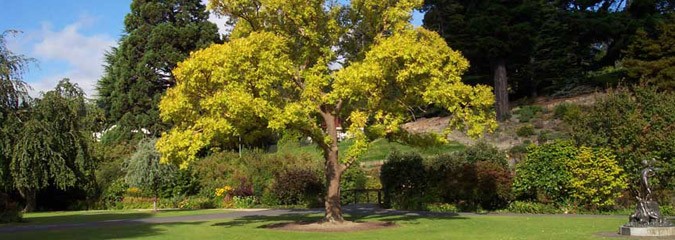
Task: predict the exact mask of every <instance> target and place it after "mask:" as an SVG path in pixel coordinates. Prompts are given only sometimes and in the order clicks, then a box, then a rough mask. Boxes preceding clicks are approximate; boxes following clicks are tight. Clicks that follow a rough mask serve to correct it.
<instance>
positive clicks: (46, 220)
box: [0, 209, 228, 227]
mask: <svg viewBox="0 0 675 240" xmlns="http://www.w3.org/2000/svg"><path fill="white" fill-rule="evenodd" d="M226 212H228V210H222V209H205V210H162V211H159V212H153V211H152V210H100V211H71V212H36V213H27V214H24V215H23V222H21V223H11V224H5V225H2V224H0V227H2V226H8V225H16V226H20V225H33V224H38V225H39V224H54V223H83V222H95V221H105V220H120V219H138V218H153V217H174V216H189V215H200V214H212V213H226Z"/></svg>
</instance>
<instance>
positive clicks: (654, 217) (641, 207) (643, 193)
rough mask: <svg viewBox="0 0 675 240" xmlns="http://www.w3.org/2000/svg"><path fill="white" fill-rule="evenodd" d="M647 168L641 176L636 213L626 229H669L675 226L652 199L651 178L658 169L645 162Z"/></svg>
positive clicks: (632, 215)
mask: <svg viewBox="0 0 675 240" xmlns="http://www.w3.org/2000/svg"><path fill="white" fill-rule="evenodd" d="M643 163H644V164H645V165H646V168H645V169H643V170H642V172H641V174H640V190H639V192H638V193H637V194H636V196H635V198H637V200H638V204H637V207H636V208H635V212H634V213H633V214H631V215H630V217H629V219H628V220H629V221H628V223H627V224H626V225H625V226H626V227H669V226H673V224H672V223H671V222H670V221H668V220H667V219H666V218H665V217H663V215H661V211H660V210H659V204H658V203H657V202H656V201H654V200H653V199H652V189H651V188H650V186H649V177H651V176H654V173H655V171H656V170H657V169H655V168H654V167H652V166H651V164H650V163H648V162H647V161H643Z"/></svg>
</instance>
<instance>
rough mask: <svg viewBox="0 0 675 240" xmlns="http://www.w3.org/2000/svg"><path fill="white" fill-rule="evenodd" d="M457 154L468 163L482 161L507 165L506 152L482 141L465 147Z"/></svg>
mask: <svg viewBox="0 0 675 240" xmlns="http://www.w3.org/2000/svg"><path fill="white" fill-rule="evenodd" d="M457 154H459V156H460V157H461V158H464V161H466V162H469V163H475V162H478V161H484V162H493V163H496V164H499V165H501V166H504V167H506V166H508V159H507V158H506V153H505V152H503V151H501V150H499V149H498V148H497V147H495V146H493V145H490V144H489V143H486V142H483V141H479V142H477V143H476V144H474V145H473V146H470V147H467V148H466V149H465V150H464V151H459V152H457Z"/></svg>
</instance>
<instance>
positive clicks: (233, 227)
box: [0, 214, 626, 240]
mask: <svg viewBox="0 0 675 240" xmlns="http://www.w3.org/2000/svg"><path fill="white" fill-rule="evenodd" d="M319 218H321V215H320V214H311V215H290V214H289V215H282V216H277V217H266V216H248V217H241V218H237V219H222V220H211V221H196V222H185V223H167V224H139V225H133V226H112V227H102V228H81V229H70V230H56V231H41V232H20V233H11V234H0V239H199V240H207V239H246V240H256V239H386V240H392V239H574V240H580V239H603V238H605V239H607V237H603V235H601V234H600V233H604V236H607V235H608V234H611V233H615V232H616V231H617V230H618V227H619V226H621V225H622V224H624V222H625V220H626V218H625V217H612V216H607V217H605V216H547V215H541V216H538V215H518V216H509V215H466V216H465V215H459V216H458V215H454V216H453V215H445V216H406V215H403V216H401V215H398V216H384V215H369V216H351V217H348V219H351V220H356V221H391V222H394V223H396V224H397V225H398V227H394V228H387V229H379V230H370V231H361V232H349V233H317V232H290V231H280V230H270V229H266V228H265V226H267V225H270V224H274V223H279V222H289V221H316V220H318V219H319ZM610 239H616V238H614V237H612V238H610Z"/></svg>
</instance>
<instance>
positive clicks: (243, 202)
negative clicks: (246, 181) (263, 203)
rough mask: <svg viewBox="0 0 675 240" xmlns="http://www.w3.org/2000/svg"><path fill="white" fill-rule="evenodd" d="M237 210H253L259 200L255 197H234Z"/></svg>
mask: <svg viewBox="0 0 675 240" xmlns="http://www.w3.org/2000/svg"><path fill="white" fill-rule="evenodd" d="M232 201H233V203H234V207H235V208H252V207H253V206H255V205H256V203H257V202H258V199H257V198H256V197H255V196H248V197H239V196H234V197H232Z"/></svg>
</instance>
